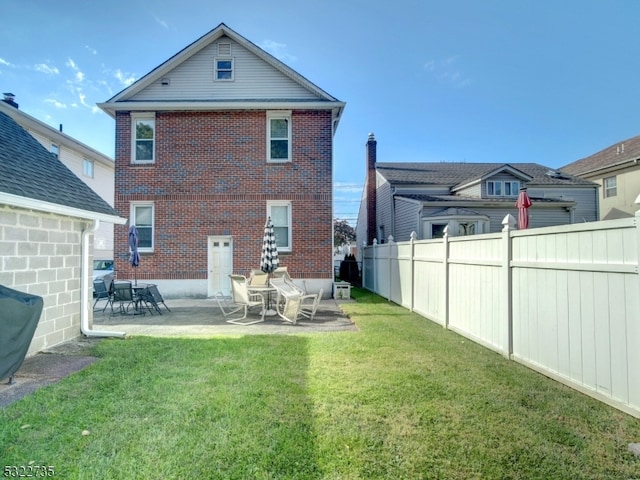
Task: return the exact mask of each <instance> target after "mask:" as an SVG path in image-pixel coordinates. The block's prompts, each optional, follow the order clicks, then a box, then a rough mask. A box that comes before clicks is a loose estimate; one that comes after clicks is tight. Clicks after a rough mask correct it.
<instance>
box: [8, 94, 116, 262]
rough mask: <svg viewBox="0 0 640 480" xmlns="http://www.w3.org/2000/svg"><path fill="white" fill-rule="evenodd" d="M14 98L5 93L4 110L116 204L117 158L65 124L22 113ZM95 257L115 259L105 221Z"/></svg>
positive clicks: (110, 230) (96, 238)
mask: <svg viewBox="0 0 640 480" xmlns="http://www.w3.org/2000/svg"><path fill="white" fill-rule="evenodd" d="M14 98H15V97H14V96H13V94H10V93H5V94H4V100H3V101H0V112H3V113H6V114H7V115H9V116H10V117H11V118H12V119H13V120H14V121H15V122H16V123H18V124H19V125H20V126H22V128H24V129H25V130H26V131H27V132H29V133H30V134H31V135H32V136H33V137H35V139H36V140H38V142H40V144H41V145H42V146H44V147H45V148H46V149H47V150H49V151H50V152H51V153H53V154H54V155H56V156H57V157H58V158H59V159H60V161H61V162H62V163H63V164H64V165H66V166H67V167H68V168H69V170H71V171H72V172H73V173H75V174H76V175H77V176H78V178H80V179H81V180H82V181H83V182H84V183H86V184H87V185H89V187H91V189H92V190H93V191H94V192H96V193H97V194H98V195H100V197H102V199H103V200H104V201H106V202H107V203H108V204H109V205H111V206H113V196H114V195H113V171H114V163H113V159H112V158H110V157H108V156H106V155H103V154H102V153H100V152H98V151H96V150H94V149H93V148H91V147H89V146H87V145H85V144H84V143H81V142H79V141H78V140H75V139H74V138H72V137H70V136H69V135H67V134H65V133H62V125H60V129H59V130H56V129H55V128H52V127H50V126H49V125H47V124H45V123H43V122H41V121H40V120H36V119H35V118H33V117H32V116H30V115H27V114H26V113H24V112H22V111H21V110H19V109H18V104H17V103H16V102H15V100H14ZM94 256H95V257H96V258H105V259H109V258H113V224H111V223H106V222H105V223H101V224H100V227H99V228H98V230H97V231H96V233H95V234H94Z"/></svg>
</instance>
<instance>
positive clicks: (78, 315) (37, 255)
mask: <svg viewBox="0 0 640 480" xmlns="http://www.w3.org/2000/svg"><path fill="white" fill-rule="evenodd" d="M0 172H2V174H1V175H0V284H2V285H5V286H7V287H9V288H13V289H15V290H19V291H22V292H26V293H30V294H33V295H38V296H41V297H43V299H44V309H43V311H42V315H41V317H40V321H39V324H38V328H37V329H36V332H35V335H34V337H33V340H32V342H31V346H30V347H29V352H28V355H31V354H34V353H36V352H38V351H41V350H42V349H44V348H47V347H51V346H53V345H57V344H59V343H62V342H66V341H69V340H71V339H73V338H75V337H78V336H79V335H80V333H81V332H82V333H85V334H86V335H90V334H91V333H95V332H93V331H91V329H90V327H89V324H90V322H91V305H92V298H91V292H92V288H91V284H90V277H91V260H92V256H91V255H92V250H93V245H92V239H93V231H94V229H95V228H96V227H97V226H98V224H99V223H100V222H109V223H120V224H123V223H124V222H126V219H124V218H120V217H118V215H117V212H116V211H115V210H114V209H113V208H112V207H111V206H110V205H109V204H108V203H107V202H105V201H104V200H103V199H102V198H100V196H98V194H96V193H95V192H94V191H93V190H92V189H91V188H89V187H88V186H87V185H86V184H85V183H83V182H82V181H81V180H80V179H79V178H78V177H77V176H76V175H75V174H74V173H73V172H72V171H71V170H69V169H68V168H67V167H66V166H65V165H63V164H62V162H61V161H60V160H59V159H57V158H55V157H54V156H53V155H51V153H49V151H48V150H47V149H46V148H44V147H43V146H42V145H41V144H40V143H38V141H37V140H36V139H35V138H34V137H33V136H31V135H30V134H29V133H28V132H27V131H26V130H25V129H24V128H23V127H21V126H20V125H18V123H16V122H15V121H14V120H13V119H12V118H11V117H9V116H8V115H6V114H5V113H3V112H0Z"/></svg>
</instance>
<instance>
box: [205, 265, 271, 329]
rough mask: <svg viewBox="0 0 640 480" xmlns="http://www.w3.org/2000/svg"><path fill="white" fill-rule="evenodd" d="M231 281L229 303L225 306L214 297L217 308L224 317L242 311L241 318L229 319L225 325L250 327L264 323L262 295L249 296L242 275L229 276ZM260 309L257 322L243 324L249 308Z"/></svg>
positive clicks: (264, 309) (244, 278) (245, 281)
mask: <svg viewBox="0 0 640 480" xmlns="http://www.w3.org/2000/svg"><path fill="white" fill-rule="evenodd" d="M229 279H230V280H231V303H230V304H228V305H226V308H225V305H224V304H225V303H226V302H222V301H221V300H220V298H219V297H217V296H216V299H217V300H218V306H219V307H220V310H222V314H223V315H224V316H225V317H228V316H229V315H233V314H234V313H237V312H239V311H240V310H242V311H243V313H242V317H240V318H230V319H229V320H227V323H234V324H236V325H252V324H254V323H259V322H264V314H265V312H266V308H265V303H264V297H263V296H262V295H251V294H249V290H248V289H247V278H246V277H245V276H244V275H229ZM254 307H260V310H261V312H260V318H259V319H258V320H251V321H248V322H243V321H242V320H244V319H246V318H247V315H248V313H249V309H250V308H254Z"/></svg>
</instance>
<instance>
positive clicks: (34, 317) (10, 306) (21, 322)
mask: <svg viewBox="0 0 640 480" xmlns="http://www.w3.org/2000/svg"><path fill="white" fill-rule="evenodd" d="M43 305H44V301H43V300H42V297H38V296H37V295H31V294H29V293H24V292H19V291H18V290H13V289H11V288H8V287H5V286H3V285H0V379H2V378H7V377H12V376H13V374H14V373H16V372H17V371H18V369H19V368H20V366H21V365H22V362H23V361H24V357H25V356H26V355H27V350H29V345H30V344H31V340H32V339H33V334H34V333H35V331H36V327H37V326H38V321H39V320H40V314H41V313H42V307H43Z"/></svg>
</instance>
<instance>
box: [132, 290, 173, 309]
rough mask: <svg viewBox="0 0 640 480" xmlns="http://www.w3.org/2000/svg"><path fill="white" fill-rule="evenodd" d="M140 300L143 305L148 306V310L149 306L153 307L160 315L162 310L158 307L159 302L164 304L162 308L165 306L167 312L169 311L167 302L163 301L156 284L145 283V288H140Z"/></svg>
mask: <svg viewBox="0 0 640 480" xmlns="http://www.w3.org/2000/svg"><path fill="white" fill-rule="evenodd" d="M140 300H141V301H142V302H144V304H145V307H146V308H148V309H149V311H151V307H153V309H154V310H155V311H156V312H158V313H159V314H160V315H162V310H161V309H160V305H161V304H162V305H164V308H166V309H167V311H168V312H170V311H171V309H170V308H169V307H167V304H166V303H164V299H163V298H162V295H160V291H159V290H158V286H157V285H153V284H150V285H147V288H145V289H143V290H141V291H140ZM152 314H153V312H152Z"/></svg>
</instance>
